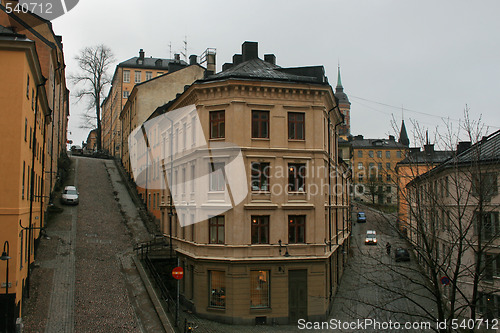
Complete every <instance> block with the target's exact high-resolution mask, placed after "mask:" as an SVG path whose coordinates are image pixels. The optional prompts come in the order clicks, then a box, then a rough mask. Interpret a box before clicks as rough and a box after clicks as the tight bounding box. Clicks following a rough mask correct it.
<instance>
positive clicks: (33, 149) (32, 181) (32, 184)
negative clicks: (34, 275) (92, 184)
mask: <svg viewBox="0 0 500 333" xmlns="http://www.w3.org/2000/svg"><path fill="white" fill-rule="evenodd" d="M46 82H47V79H46V78H44V77H42V83H40V84H37V85H36V97H35V121H34V126H33V138H32V141H31V175H30V213H29V227H28V253H27V255H28V274H27V276H26V297H28V298H29V297H30V275H31V274H30V267H29V266H30V264H31V247H32V244H31V241H32V238H33V236H32V229H33V199H34V197H35V194H34V193H33V189H34V187H35V155H36V151H37V149H36V120H37V116H38V91H39V88H40V87H44V86H45V83H46Z"/></svg>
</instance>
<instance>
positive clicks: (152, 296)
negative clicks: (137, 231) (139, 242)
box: [132, 256, 175, 333]
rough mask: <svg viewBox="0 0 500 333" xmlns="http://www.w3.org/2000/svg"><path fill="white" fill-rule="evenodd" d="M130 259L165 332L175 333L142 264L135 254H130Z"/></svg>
mask: <svg viewBox="0 0 500 333" xmlns="http://www.w3.org/2000/svg"><path fill="white" fill-rule="evenodd" d="M132 260H133V261H134V265H135V267H136V269H137V271H138V272H139V275H140V276H141V280H142V283H144V286H145V287H146V290H147V292H148V295H149V298H150V299H151V302H153V305H154V307H155V310H156V313H157V314H158V318H160V321H161V323H162V325H163V328H164V329H165V332H168V333H175V330H174V328H173V327H172V324H171V323H170V320H168V316H167V314H166V313H165V310H164V309H163V306H162V305H161V302H160V298H159V297H158V295H157V294H156V291H155V290H154V288H153V286H152V285H151V281H149V278H148V276H147V274H146V271H144V268H143V267H142V264H141V263H140V261H139V260H138V259H137V257H136V256H132Z"/></svg>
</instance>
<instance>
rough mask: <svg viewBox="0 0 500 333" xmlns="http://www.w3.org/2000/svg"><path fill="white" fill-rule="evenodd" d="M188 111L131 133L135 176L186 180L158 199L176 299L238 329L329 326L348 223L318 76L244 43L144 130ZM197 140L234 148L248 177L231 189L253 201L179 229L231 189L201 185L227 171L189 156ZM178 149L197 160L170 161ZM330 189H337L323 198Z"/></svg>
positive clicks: (345, 188)
mask: <svg viewBox="0 0 500 333" xmlns="http://www.w3.org/2000/svg"><path fill="white" fill-rule="evenodd" d="M193 104H194V105H195V108H193V111H192V112H191V113H189V114H186V115H185V116H183V117H182V118H181V119H179V120H178V122H172V124H169V121H168V120H164V121H161V120H160V121H158V122H157V123H155V124H156V125H152V126H147V127H146V126H145V128H144V131H143V133H139V132H136V135H137V136H138V138H139V139H140V137H142V136H144V135H145V134H147V138H148V140H147V143H143V144H144V145H146V146H148V148H147V150H142V151H139V155H140V156H137V157H136V161H137V163H138V166H137V169H138V170H142V172H141V173H140V175H139V177H143V179H144V178H146V179H148V177H149V175H150V174H151V175H157V172H158V171H157V170H159V172H160V178H164V177H167V178H168V177H169V174H170V175H171V176H170V177H172V178H173V179H176V180H182V179H192V180H193V182H191V183H190V184H191V185H189V186H186V185H183V184H185V182H184V181H181V182H180V185H179V186H177V187H175V189H173V192H172V193H171V192H170V190H164V191H162V192H161V196H160V198H162V203H161V212H162V214H161V216H162V219H161V223H162V230H163V233H164V235H165V237H166V238H167V239H172V242H173V245H174V247H175V253H176V254H177V256H178V258H179V260H180V265H181V266H182V267H184V271H185V277H184V281H183V283H182V284H181V290H180V293H181V299H182V300H183V301H184V302H185V304H187V305H188V306H189V307H190V308H191V309H192V310H193V311H194V312H196V313H197V314H198V315H199V316H202V317H206V318H210V319H214V320H218V321H222V322H227V323H234V324H237V323H245V324H255V323H267V324H271V323H275V322H276V323H283V324H285V323H290V324H294V323H296V322H297V320H298V319H299V318H304V319H307V320H320V319H321V320H324V319H326V318H327V316H328V315H329V311H330V309H331V305H332V302H333V298H334V295H335V292H336V290H337V288H338V285H339V282H340V278H341V276H342V273H343V269H344V264H345V262H346V260H347V255H348V250H349V239H350V233H351V225H350V211H349V206H350V205H349V188H350V170H349V169H348V166H347V164H345V163H343V161H342V160H340V161H339V156H338V153H337V151H338V150H337V139H338V133H337V132H336V129H337V128H336V127H335V124H338V123H339V122H340V121H341V120H342V116H341V114H340V112H339V110H338V108H337V104H336V99H335V96H334V93H333V89H332V87H331V86H330V85H329V84H328V80H327V78H326V76H325V72H324V68H323V67H322V66H314V67H294V68H283V67H280V66H278V65H277V64H276V57H275V56H274V55H273V54H266V55H264V60H262V59H260V58H259V57H258V45H257V43H255V42H245V43H244V44H243V46H242V53H241V54H236V55H234V56H233V62H232V63H226V64H224V65H223V71H222V72H220V73H217V74H214V75H210V76H208V77H207V78H205V79H200V80H198V81H196V82H195V83H194V84H192V85H191V86H190V87H189V88H187V90H186V91H184V92H183V93H182V94H181V95H180V96H179V97H177V98H176V99H175V100H174V101H172V102H170V103H168V104H166V105H165V106H164V107H162V108H160V109H158V110H157V112H155V114H154V115H153V116H152V117H151V118H150V121H151V120H154V119H155V118H156V117H155V116H157V117H162V116H164V115H168V114H169V113H170V112H173V110H176V109H178V108H181V107H185V106H190V105H193ZM329 110H334V111H331V112H328V111H329ZM197 117H199V123H200V126H201V129H199V130H200V132H197V131H196V126H197V125H196V118H197ZM193 119H194V120H193ZM162 123H163V124H164V126H165V127H163V128H162V127H161V126H160V125H162ZM329 125H330V126H329ZM155 126H157V127H155ZM159 129H161V130H160V131H159V133H158V130H159ZM155 130H156V135H155ZM201 134H203V135H201ZM155 137H159V138H160V139H159V142H160V145H159V147H160V148H161V149H160V151H164V152H166V153H167V154H166V155H163V156H167V157H166V158H165V159H164V160H160V161H159V162H160V163H156V162H155V165H154V166H151V160H149V162H148V159H150V157H147V155H148V154H146V153H145V152H148V153H149V151H153V150H154V149H155V148H154V146H155V144H156V141H154V140H155V139H154V138H155ZM203 137H205V138H206V140H207V141H208V142H207V143H208V144H209V145H210V146H212V145H214V146H217V144H223V143H229V142H231V143H232V144H235V145H237V146H238V147H240V148H241V153H242V158H243V161H244V164H245V169H246V170H245V173H244V174H242V175H241V176H239V177H238V179H236V180H235V179H232V181H233V182H234V181H236V182H237V183H238V184H240V185H241V186H243V188H245V187H246V189H247V190H248V194H247V195H246V196H245V197H244V198H243V199H242V200H243V201H242V202H241V203H239V204H236V205H235V206H234V207H232V208H231V207H229V208H231V209H229V210H227V211H226V212H225V213H221V214H220V213H216V214H213V216H212V217H210V218H208V219H203V220H201V222H198V223H190V224H188V225H186V226H182V225H180V223H179V221H181V220H182V221H186V220H187V221H192V222H196V219H197V217H198V216H197V215H196V214H197V212H198V210H197V208H199V207H197V205H198V204H199V203H197V202H196V201H193V198H195V195H197V194H198V195H201V196H202V197H203V198H204V199H205V202H206V205H204V207H203V208H204V209H205V210H209V211H217V210H218V209H220V207H221V205H224V200H223V199H224V197H225V190H226V189H228V186H229V181H230V180H229V179H226V178H225V176H224V175H223V174H217V173H213V174H212V176H211V177H210V179H209V181H208V183H206V184H204V183H201V180H200V179H201V178H202V176H203V175H206V174H208V172H209V171H210V168H225V166H226V165H228V164H229V163H230V162H231V159H230V156H225V154H223V155H221V156H216V157H213V156H212V158H209V157H208V156H204V155H206V154H202V155H200V156H199V157H197V155H196V149H195V151H191V150H192V149H193V147H194V148H196V147H197V145H196V143H197V142H198V140H200V139H203ZM151 138H153V139H151ZM328 139H330V142H328ZM203 144H205V143H203ZM328 147H330V149H329V148H328ZM182 152H188V153H189V154H190V155H188V156H194V157H191V159H188V158H187V157H185V158H176V159H175V160H173V161H172V162H170V159H169V158H168V156H179V154H180V153H182ZM191 154H193V155H191ZM151 156H154V154H152V155H151ZM131 158H132V157H131ZM193 158H198V159H195V160H193ZM194 162H196V163H194ZM147 165H150V167H149V168H147V167H145V166H147ZM221 170H222V169H221ZM334 170H336V171H337V173H335V171H334ZM240 171H243V170H240ZM327 171H331V172H327ZM146 173H147V175H146ZM187 177H189V178H187ZM175 183H176V182H175V181H174V184H175ZM328 184H331V185H332V188H334V189H336V190H337V191H336V192H331V193H329V191H328ZM205 185H206V186H205ZM232 188H233V187H231V189H232ZM169 198H172V200H173V201H177V202H179V205H176V206H175V207H174V206H172V205H171V203H170V200H169ZM148 201H149V194H148Z"/></svg>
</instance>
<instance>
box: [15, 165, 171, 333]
mask: <svg viewBox="0 0 500 333" xmlns="http://www.w3.org/2000/svg"><path fill="white" fill-rule="evenodd" d="M72 167H73V170H72V171H73V172H72V173H71V175H70V179H69V180H68V182H67V185H70V184H74V185H76V186H77V187H78V189H79V192H80V204H79V205H78V206H63V207H62V208H63V212H62V213H60V214H55V215H53V217H52V218H51V220H50V221H49V222H48V225H47V229H46V231H47V237H44V238H43V239H42V240H41V242H40V246H39V248H38V252H37V257H36V268H35V269H34V270H33V274H32V278H31V288H30V298H29V299H28V300H27V302H26V308H25V310H24V321H25V331H26V332H50V333H53V332H65V333H66V332H91V331H92V332H162V331H163V328H162V326H161V323H160V322H159V320H158V318H157V316H156V311H155V309H154V307H153V306H152V303H151V301H150V300H149V297H148V295H147V293H146V291H145V289H144V286H143V285H142V282H141V281H140V279H138V273H137V272H136V269H135V266H134V264H133V262H132V260H131V255H133V251H132V249H133V244H134V243H135V242H136V241H139V240H145V238H147V237H148V234H147V233H146V232H145V230H144V228H142V230H141V229H140V225H137V224H134V222H135V221H136V219H134V218H133V217H132V218H128V217H127V211H130V207H128V208H123V206H124V205H130V204H131V202H128V203H127V202H121V203H120V199H122V200H123V199H124V198H126V196H128V194H126V193H125V194H124V193H123V191H125V188H124V187H123V185H121V187H123V189H120V188H116V187H117V186H118V185H120V184H119V183H118V181H117V179H115V181H114V182H113V183H112V182H111V177H117V175H116V174H114V173H116V170H115V171H114V173H113V169H114V168H115V166H114V162H113V161H109V160H99V159H90V158H73V164H72ZM108 169H109V170H111V173H113V174H112V175H111V174H110V171H108ZM128 200H129V201H130V198H128ZM56 205H59V202H56ZM129 224H130V228H129ZM131 229H132V230H133V231H134V234H132V232H131ZM138 309H140V311H138Z"/></svg>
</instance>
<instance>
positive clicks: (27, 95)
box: [26, 75, 30, 99]
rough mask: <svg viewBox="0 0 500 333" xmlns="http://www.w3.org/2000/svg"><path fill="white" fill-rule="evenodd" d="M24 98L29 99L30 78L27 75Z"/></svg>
mask: <svg viewBox="0 0 500 333" xmlns="http://www.w3.org/2000/svg"><path fill="white" fill-rule="evenodd" d="M26 98H28V99H30V76H29V75H28V82H27V83H26Z"/></svg>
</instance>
